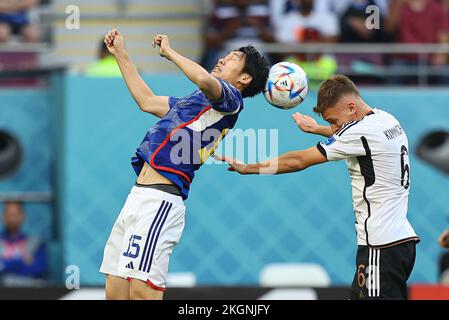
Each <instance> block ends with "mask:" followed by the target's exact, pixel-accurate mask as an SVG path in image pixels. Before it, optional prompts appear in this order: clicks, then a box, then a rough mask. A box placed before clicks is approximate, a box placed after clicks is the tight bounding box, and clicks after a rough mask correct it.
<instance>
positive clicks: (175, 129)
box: [150, 106, 212, 183]
mask: <svg viewBox="0 0 449 320" xmlns="http://www.w3.org/2000/svg"><path fill="white" fill-rule="evenodd" d="M210 109H212V106H207V107H206V108H204V109H203V110H202V111H201V112H200V113H199V114H198V115H197V116H196V117H195V118H193V119H192V120H190V121H188V122H185V123H183V124H181V125H179V126H177V127H176V128H174V129H173V130H172V131H171V132H170V133H169V134H168V135H167V137H166V138H165V140H164V141H163V142H162V143H161V144H160V145H159V147H158V148H157V149H156V151H154V153H153V156H152V157H151V160H150V165H151V166H152V167H153V168H154V169H157V170H161V171H167V172H171V173H175V174H178V175H180V176H182V177H183V178H184V179H186V180H187V181H188V182H189V183H191V182H192V181H191V180H190V178H189V176H188V175H186V174H185V173H184V172H181V171H179V170H176V169H173V168H169V167H164V166H158V165H156V164H155V163H154V158H155V157H156V155H157V154H158V152H159V151H160V150H161V149H162V148H163V147H165V145H166V144H167V143H168V141H169V140H170V138H171V136H172V135H173V134H174V133H175V132H176V131H179V130H181V129H182V128H185V127H187V126H188V125H189V124H191V123H193V122H195V121H196V120H198V119H199V118H200V117H201V115H202V114H203V113H205V112H207V111H209V110H210Z"/></svg>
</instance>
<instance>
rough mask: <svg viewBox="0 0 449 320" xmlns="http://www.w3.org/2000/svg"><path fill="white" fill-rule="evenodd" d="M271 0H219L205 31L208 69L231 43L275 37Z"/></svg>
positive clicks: (236, 43) (205, 60)
mask: <svg viewBox="0 0 449 320" xmlns="http://www.w3.org/2000/svg"><path fill="white" fill-rule="evenodd" d="M269 22H270V21H269V7H268V3H267V0H216V1H215V6H214V9H213V12H212V14H211V16H210V17H209V19H208V22H207V26H206V30H205V34H204V43H205V48H204V53H203V58H202V62H201V64H202V66H203V67H205V68H206V69H207V70H210V69H212V67H213V66H214V65H215V63H216V62H217V60H218V58H220V57H221V56H222V55H223V54H225V53H227V52H228V51H229V50H228V49H229V47H231V48H235V49H237V48H239V47H241V46H246V45H248V44H252V45H254V46H255V47H257V44H258V43H261V42H272V41H274V38H273V34H272V28H270V25H269Z"/></svg>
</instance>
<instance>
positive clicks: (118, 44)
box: [104, 29, 125, 56]
mask: <svg viewBox="0 0 449 320" xmlns="http://www.w3.org/2000/svg"><path fill="white" fill-rule="evenodd" d="M104 44H105V45H106V47H107V48H108V50H109V52H110V53H111V54H113V55H114V56H116V55H117V54H120V53H123V52H124V51H125V42H124V40H123V36H122V35H121V33H120V32H119V31H118V30H117V29H112V30H111V31H109V32H108V33H106V35H105V36H104Z"/></svg>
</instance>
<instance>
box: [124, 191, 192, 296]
mask: <svg viewBox="0 0 449 320" xmlns="http://www.w3.org/2000/svg"><path fill="white" fill-rule="evenodd" d="M132 192H133V196H134V197H135V199H136V204H137V205H136V206H135V210H134V211H132V212H131V211H130V212H127V214H126V215H125V216H124V221H125V229H126V233H125V237H124V239H125V240H126V239H127V242H125V243H124V244H123V246H122V255H121V257H120V263H119V268H120V270H121V272H122V273H123V274H125V275H126V277H127V278H129V279H130V298H131V299H151V300H153V299H162V297H163V291H164V290H165V286H166V283H167V280H166V279H167V274H168V265H169V258H170V256H171V253H172V251H173V248H174V246H175V245H176V244H177V243H178V241H179V239H180V238H181V235H182V232H183V229H184V216H185V207H184V203H183V201H182V198H181V197H180V196H175V195H172V194H170V193H166V192H163V191H160V190H155V189H150V188H143V187H134V188H133V191H132Z"/></svg>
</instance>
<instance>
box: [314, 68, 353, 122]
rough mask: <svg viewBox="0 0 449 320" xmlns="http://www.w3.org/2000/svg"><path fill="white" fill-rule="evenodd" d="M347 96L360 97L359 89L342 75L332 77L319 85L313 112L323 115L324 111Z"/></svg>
mask: <svg viewBox="0 0 449 320" xmlns="http://www.w3.org/2000/svg"><path fill="white" fill-rule="evenodd" d="M347 94H353V95H356V96H358V97H360V92H359V89H357V87H356V85H355V84H354V82H352V80H351V79H349V78H348V77H347V76H344V75H334V76H332V77H330V78H329V79H327V80H325V81H324V82H323V83H321V86H320V89H319V90H318V101H317V105H316V107H315V108H313V111H315V112H316V113H318V114H323V112H324V111H326V109H328V108H330V107H332V106H333V105H335V104H336V103H337V102H338V100H340V98H341V97H343V96H344V95H347Z"/></svg>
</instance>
